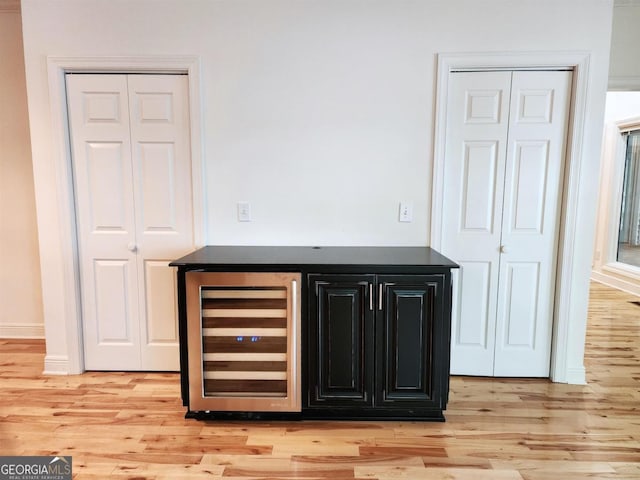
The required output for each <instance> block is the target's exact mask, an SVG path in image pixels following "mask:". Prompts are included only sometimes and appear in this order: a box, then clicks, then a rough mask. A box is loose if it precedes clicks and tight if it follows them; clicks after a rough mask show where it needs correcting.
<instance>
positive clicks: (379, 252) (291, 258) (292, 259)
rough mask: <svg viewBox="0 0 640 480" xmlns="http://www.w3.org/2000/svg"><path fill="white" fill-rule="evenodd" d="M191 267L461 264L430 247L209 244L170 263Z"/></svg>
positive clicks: (447, 266)
mask: <svg viewBox="0 0 640 480" xmlns="http://www.w3.org/2000/svg"><path fill="white" fill-rule="evenodd" d="M169 265H170V266H174V267H185V268H187V267H188V268H189V269H194V268H206V267H211V266H216V267H218V268H220V267H225V266H227V267H229V268H231V269H234V270H236V269H238V267H243V268H244V269H246V268H248V267H256V268H257V269H259V270H264V269H266V268H268V267H277V268H279V269H282V268H286V269H287V270H290V269H305V270H308V269H309V268H310V267H313V266H325V267H326V266H331V265H340V266H342V267H345V266H346V267H351V268H358V267H364V266H366V267H369V268H371V267H382V268H385V267H390V266H394V267H401V268H407V269H408V270H414V269H420V268H429V267H431V268H434V267H440V268H458V265H457V264H456V263H454V262H453V261H451V260H449V259H448V258H447V257H445V256H443V255H441V254H440V253H438V252H437V251H435V250H433V249H432V248H430V247H287V246H277V247H276V246H255V247H254V246H207V247H202V248H200V249H198V250H196V251H194V252H192V253H190V254H188V255H186V256H184V257H182V258H179V259H177V260H174V261H173V262H171V263H170V264H169Z"/></svg>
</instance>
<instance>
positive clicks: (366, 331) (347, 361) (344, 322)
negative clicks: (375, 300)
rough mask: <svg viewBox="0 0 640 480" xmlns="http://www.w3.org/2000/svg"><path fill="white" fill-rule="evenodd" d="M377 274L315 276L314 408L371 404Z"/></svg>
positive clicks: (311, 296) (311, 365)
mask: <svg viewBox="0 0 640 480" xmlns="http://www.w3.org/2000/svg"><path fill="white" fill-rule="evenodd" d="M373 281H374V277H373V276H372V275H358V276H349V275H310V276H309V309H310V314H311V316H310V318H311V323H310V329H309V340H310V342H309V343H310V351H309V385H308V389H309V404H310V405H312V406H316V407H317V406H322V405H327V406H329V405H331V406H337V405H346V406H355V405H370V404H371V403H372V397H371V391H372V389H371V384H372V380H373V348H372V345H373V311H372V310H371V307H372V304H371V300H372V299H371V298H370V290H371V286H372V284H373Z"/></svg>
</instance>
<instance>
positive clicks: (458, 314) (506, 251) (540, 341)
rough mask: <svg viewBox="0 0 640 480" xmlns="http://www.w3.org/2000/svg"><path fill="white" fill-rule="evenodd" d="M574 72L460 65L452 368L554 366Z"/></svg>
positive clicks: (453, 133) (507, 372) (452, 162)
mask: <svg viewBox="0 0 640 480" xmlns="http://www.w3.org/2000/svg"><path fill="white" fill-rule="evenodd" d="M570 91H571V73H570V72H559V71H554V72H534V71H522V72H510V71H498V72H456V73H452V74H451V76H450V84H449V97H448V106H447V115H448V117H447V127H446V128H447V141H446V154H445V155H446V158H445V175H444V182H445V183H444V188H445V200H444V211H443V218H444V221H443V230H442V243H441V245H442V247H441V249H442V251H443V253H444V254H445V255H447V256H449V257H451V258H452V259H454V260H456V261H457V262H458V263H459V264H460V266H461V268H460V270H459V271H458V272H456V273H455V275H454V302H453V314H452V345H451V347H452V356H451V372H452V373H454V374H464V375H488V376H548V374H549V365H550V352H551V335H552V331H551V329H552V323H553V305H554V304H553V299H554V293H555V263H556V256H557V239H558V228H559V227H558V226H559V215H560V206H561V195H562V176H563V167H564V154H565V147H566V132H567V122H568V112H569V100H570Z"/></svg>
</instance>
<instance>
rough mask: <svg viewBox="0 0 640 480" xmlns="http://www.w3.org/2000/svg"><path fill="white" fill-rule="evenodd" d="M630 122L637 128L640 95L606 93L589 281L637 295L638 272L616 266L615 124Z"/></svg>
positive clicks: (619, 170) (618, 170) (618, 163)
mask: <svg viewBox="0 0 640 480" xmlns="http://www.w3.org/2000/svg"><path fill="white" fill-rule="evenodd" d="M631 119H637V120H638V122H637V123H639V124H640V92H609V93H607V102H606V110H605V121H604V139H603V145H602V167H601V173H600V200H599V205H598V221H597V230H596V244H595V248H594V255H593V272H592V278H593V279H594V280H597V281H599V282H602V283H605V284H607V285H610V286H612V287H615V288H620V289H622V290H625V291H627V292H630V293H634V294H636V295H640V269H638V268H633V267H629V266H626V265H620V264H618V263H617V262H616V255H617V241H618V227H619V221H620V200H621V195H622V182H623V169H624V162H625V157H624V151H623V150H621V149H620V145H621V142H622V140H621V135H620V128H619V127H618V124H619V123H620V122H625V121H627V120H631Z"/></svg>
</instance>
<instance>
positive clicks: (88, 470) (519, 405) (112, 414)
mask: <svg viewBox="0 0 640 480" xmlns="http://www.w3.org/2000/svg"><path fill="white" fill-rule="evenodd" d="M634 300H635V301H638V300H640V299H638V298H635V297H632V296H630V295H627V294H624V293H620V292H617V291H615V290H611V289H608V288H606V287H603V286H602V285H599V284H593V287H592V299H591V306H590V319H589V328H588V337H587V346H586V361H585V363H586V366H587V374H588V382H589V384H588V385H587V386H569V385H561V384H552V383H550V382H549V381H546V380H504V379H503V380H497V379H486V378H466V377H454V378H452V381H451V390H452V393H451V401H450V404H449V409H448V411H447V413H446V416H447V422H445V423H419V422H310V421H304V422H269V423H266V422H265V423H262V422H199V421H196V420H185V419H184V408H183V407H182V406H181V404H180V400H179V398H178V397H179V392H178V375H177V374H145V373H127V374H125V373H90V374H85V375H79V376H68V377H55V376H42V375H41V373H40V372H41V370H42V367H43V356H44V346H43V343H42V341H34V340H0V455H54V454H55V455H57V454H61V455H72V456H73V469H74V478H78V479H107V478H129V479H143V478H144V479H180V478H189V479H192V478H193V479H198V478H208V479H216V478H224V479H229V480H231V479H236V480H240V479H244V480H247V479H258V478H259V479H292V478H300V479H302V478H304V479H331V480H342V479H374V480H387V479H409V480H431V479H454V480H464V479H471V480H485V479H486V480H522V479H524V480H543V479H544V480H549V479H562V480H577V479H610V478H615V479H640V306H636V305H634V304H632V303H630V302H631V301H634Z"/></svg>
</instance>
